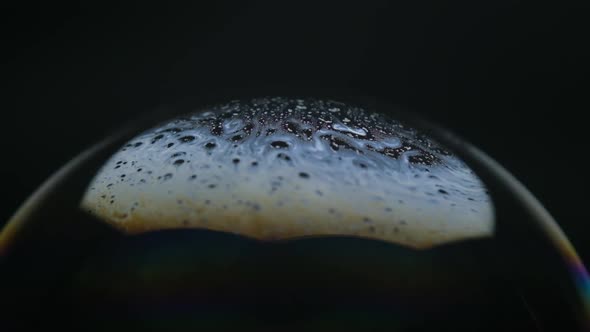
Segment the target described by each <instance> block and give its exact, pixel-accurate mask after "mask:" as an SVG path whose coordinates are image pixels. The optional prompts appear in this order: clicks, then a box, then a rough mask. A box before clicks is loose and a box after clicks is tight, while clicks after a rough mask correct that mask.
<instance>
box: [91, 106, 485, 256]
mask: <svg viewBox="0 0 590 332" xmlns="http://www.w3.org/2000/svg"><path fill="white" fill-rule="evenodd" d="M82 206H83V208H84V209H86V210H89V211H90V212H91V213H93V214H95V215H97V216H98V217H100V218H101V219H103V220H105V221H106V222H107V223H109V224H111V225H112V226H115V227H116V228H118V229H120V230H122V231H124V232H127V233H131V234H132V233H141V232H145V231H153V230H160V229H170V228H205V229H211V230H218V231H225V232H231V233H237V234H241V235H244V236H249V237H253V238H257V239H261V240H274V239H287V238H293V237H304V236H317V235H347V236H361V237H368V238H374V239H380V240H385V241H389V242H393V243H397V244H401V245H405V246H409V247H413V248H428V247H431V246H434V245H437V244H442V243H447V242H450V241H457V240H461V239H468V238H476V237H485V236H490V235H491V234H492V233H493V228H494V220H493V208H492V205H491V202H490V199H489V197H488V194H487V192H486V190H485V188H484V187H483V184H482V183H481V182H480V180H479V179H478V178H477V177H476V176H475V175H474V174H473V172H472V171H471V170H470V169H469V168H467V166H466V165H465V164H464V163H463V162H462V161H460V160H459V159H458V158H457V157H455V156H454V155H453V154H451V153H449V152H448V151H445V150H444V148H442V147H441V146H439V145H438V144H437V143H436V142H434V141H432V140H431V139H429V138H427V137H424V135H421V134H420V133H418V132H417V131H415V130H413V129H411V128H408V127H406V126H404V125H403V124H402V123H400V122H398V121H395V120H393V119H390V118H388V117H386V116H384V115H381V114H377V113H374V112H370V111H367V110H364V109H360V108H356V107H353V106H350V105H345V104H342V103H338V102H334V101H323V100H316V99H305V100H302V99H285V98H260V99H253V100H245V101H232V102H230V103H227V104H224V105H219V106H215V107H212V108H210V109H207V110H203V111H199V112H195V113H193V114H189V115H186V116H184V117H182V118H177V119H173V120H171V121H168V122H166V123H163V124H161V125H159V126H157V127H156V128H152V129H150V130H148V131H146V132H144V133H142V134H140V135H139V136H137V137H136V138H135V139H133V140H131V141H130V142H129V143H128V144H127V145H125V146H124V147H123V148H121V149H120V150H119V151H118V152H117V153H115V154H114V155H113V156H112V158H111V159H110V160H109V161H108V162H107V163H106V164H105V165H104V167H103V168H102V169H101V170H100V171H99V173H98V174H97V175H96V177H95V178H94V180H93V181H92V183H91V185H90V187H89V189H88V190H87V192H86V195H85V196H84V198H83V201H82Z"/></svg>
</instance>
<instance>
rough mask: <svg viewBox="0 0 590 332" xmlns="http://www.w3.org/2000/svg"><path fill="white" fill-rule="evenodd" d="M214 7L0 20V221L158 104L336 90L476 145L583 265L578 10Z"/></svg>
mask: <svg viewBox="0 0 590 332" xmlns="http://www.w3.org/2000/svg"><path fill="white" fill-rule="evenodd" d="M215 3H216V5H211V4H193V5H191V6H185V7H182V8H180V7H178V8H175V7H172V6H163V5H162V4H159V5H156V4H145V3H141V4H138V5H137V6H132V5H125V6H121V5H105V4H103V3H102V2H92V3H87V4H85V5H80V4H67V5H66V4H60V5H56V4H50V5H44V6H41V7H40V6H37V5H34V4H21V5H18V6H17V7H15V6H12V7H10V6H9V7H5V8H4V9H3V10H2V16H3V17H2V21H3V22H4V23H3V24H4V26H3V28H2V34H3V36H2V43H3V49H4V51H3V53H4V54H5V55H8V60H5V61H4V62H3V67H4V69H3V74H2V77H3V79H4V81H5V84H4V86H5V88H3V92H4V94H5V97H4V103H3V107H2V116H1V119H2V123H3V126H2V127H3V130H2V131H1V132H0V149H1V154H2V156H3V157H2V160H3V162H2V164H1V166H0V167H1V168H0V171H1V174H2V178H3V182H2V185H1V186H0V190H1V192H0V194H1V197H2V203H1V204H0V220H1V221H2V222H4V221H5V220H6V219H7V218H8V217H9V216H10V215H11V214H12V213H13V212H14V210H15V209H16V208H17V207H18V205H19V204H20V203H21V202H22V201H23V200H24V199H25V198H26V197H27V196H28V195H29V194H30V193H31V192H32V191H33V190H34V189H35V188H36V187H37V186H39V185H40V184H41V182H42V181H43V180H45V179H46V178H47V177H48V176H49V175H50V174H52V173H53V172H54V171H55V170H57V169H58V168H59V167H60V166H61V165H62V164H64V163H65V162H66V161H68V160H69V159H70V158H72V157H73V156H75V155H76V154H77V153H79V152H80V151H81V150H83V149H84V148H86V147H88V146H89V145H90V144H92V143H94V142H96V141H97V140H99V139H101V138H102V137H104V136H105V135H107V134H108V133H109V132H110V130H112V129H114V128H116V127H117V126H118V125H120V124H122V123H124V122H125V121H128V120H131V119H133V118H134V117H137V116H140V115H141V113H142V112H145V111H149V110H151V109H153V108H155V107H157V106H158V105H161V104H162V103H168V102H173V101H174V100H175V99H178V98H182V97H185V96H193V97H197V98H198V97H203V98H208V97H210V96H220V95H225V94H227V95H228V96H236V95H248V94H254V95H270V94H275V93H284V92H288V91H297V92H298V93H306V92H309V93H316V92H317V91H326V92H327V93H332V92H336V93H342V92H344V93H347V94H352V95H364V96H370V97H375V98H379V99H382V100H386V101H390V102H392V103H395V104H399V105H401V106H403V107H407V108H409V109H410V110H413V111H415V112H417V113H420V114H422V115H425V116H427V117H429V118H431V119H433V120H435V121H436V122H439V123H441V124H443V125H444V126H446V127H448V128H450V129H451V130H452V131H454V132H456V133H458V134H459V135H461V136H463V137H465V138H467V139H468V140H469V141H471V142H472V143H475V145H477V146H479V147H480V148H482V149H483V150H484V151H486V152H488V153H489V154H490V155H491V156H492V157H494V158H495V159H497V160H498V161H499V162H500V163H501V164H503V165H504V166H505V167H506V168H508V169H509V170H510V171H511V172H512V173H513V174H515V175H516V176H517V177H518V178H519V179H520V180H521V181H522V182H523V183H524V184H525V185H526V186H527V187H528V188H529V189H531V191H532V192H533V193H534V194H535V195H536V196H537V197H538V198H539V199H540V200H541V202H542V203H543V204H545V206H546V207H547V208H548V210H549V211H550V212H551V213H552V214H553V215H554V216H555V217H556V218H557V220H558V221H559V223H560V224H561V226H562V227H563V228H564V230H565V232H566V233H567V234H568V236H569V237H570V239H571V240H572V241H573V242H574V244H575V245H576V246H577V247H578V249H579V251H580V252H581V254H582V256H583V257H584V258H585V260H586V262H590V226H588V225H587V223H588V221H589V218H588V217H589V215H590V214H589V212H588V211H589V209H588V206H587V205H588V204H587V198H588V193H587V189H586V186H587V184H588V164H587V163H586V158H585V155H586V153H587V146H586V143H587V142H588V139H587V134H586V131H587V125H586V121H587V120H585V117H584V113H585V112H586V111H588V110H589V109H590V108H589V106H590V102H589V101H588V93H587V91H588V90H587V86H588V85H587V79H588V72H589V68H590V66H589V65H588V61H589V59H590V57H589V56H590V54H589V52H588V51H587V50H586V47H585V46H586V45H585V44H586V43H587V42H588V35H587V32H588V27H589V23H588V11H587V10H586V8H583V7H582V5H583V4H584V2H580V4H573V3H568V2H563V1H562V2H557V1H556V2H553V4H549V3H547V4H546V3H545V2H532V3H530V4H524V3H522V2H518V1H494V2H489V3H487V4H484V2H481V1H465V2H462V3H457V2H454V3H452V4H449V3H447V2H445V1H430V2H425V1H404V2H402V1H399V2H386V1H364V2H358V3H356V4H349V3H346V2H332V3H328V2H322V3H303V2H296V3H295V2H294V3H286V2H281V1H261V2H251V3H242V2H240V3H236V4H230V3H224V2H215Z"/></svg>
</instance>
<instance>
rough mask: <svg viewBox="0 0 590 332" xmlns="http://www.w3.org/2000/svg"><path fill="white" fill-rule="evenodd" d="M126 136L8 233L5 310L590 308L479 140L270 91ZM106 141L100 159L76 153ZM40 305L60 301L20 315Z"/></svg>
mask: <svg viewBox="0 0 590 332" xmlns="http://www.w3.org/2000/svg"><path fill="white" fill-rule="evenodd" d="M433 128H434V129H433ZM129 138H130V139H129V140H128V141H127V142H126V143H123V144H122V146H120V147H119V148H118V150H115V151H111V150H108V149H105V150H100V148H95V150H91V151H90V152H88V153H86V155H82V157H80V158H82V159H81V160H80V161H77V162H74V164H73V165H74V166H70V167H69V168H68V167H66V168H64V170H63V171H62V173H61V174H58V175H56V176H54V178H53V181H52V182H48V183H47V184H46V185H45V187H44V188H42V190H40V192H41V194H39V193H38V194H36V195H35V196H33V198H32V199H31V200H30V201H29V202H28V203H27V204H26V205H25V206H23V208H21V210H19V211H18V212H17V214H16V215H15V217H14V218H13V219H12V220H11V221H10V223H9V224H8V225H7V226H6V227H5V229H4V230H3V231H2V233H1V234H0V253H1V254H2V266H3V267H5V269H4V271H5V273H3V274H4V276H3V280H2V284H3V285H4V286H6V288H7V291H6V294H8V296H7V297H6V298H7V299H10V301H11V302H10V310H8V311H7V312H10V313H14V314H11V319H10V320H8V322H9V323H11V322H15V325H19V326H28V327H39V326H43V327H45V328H46V327H47V326H53V327H57V328H60V329H62V330H63V329H65V330H88V331H106V330H145V331H192V330H198V329H204V330H208V331H216V330H223V331H230V330H231V331H233V330H240V331H241V330H256V331H266V330H268V331H271V330H272V331H277V330H278V331H291V330H293V331H295V330H298V331H299V330H314V331H315V330H318V331H319V330H322V331H324V330H335V329H346V330H358V331H426V330H428V331H430V330H435V329H437V330H454V331H473V330H478V331H497V330H505V329H507V328H508V329H511V330H519V331H553V330H556V331H565V330H572V331H573V330H575V329H576V328H577V329H578V330H580V329H583V328H584V324H585V323H586V322H587V321H586V319H587V314H588V307H584V305H585V304H587V303H588V302H587V301H588V297H589V293H588V289H590V288H589V287H588V277H587V274H586V270H585V269H584V266H583V265H582V263H581V262H580V261H579V259H578V258H577V255H576V253H575V250H573V248H572V247H571V246H570V245H569V242H568V241H567V239H566V238H565V236H564V235H563V233H561V231H560V230H559V228H558V227H557V225H556V224H555V223H554V222H553V221H552V219H551V218H550V217H549V216H548V215H546V214H545V212H544V210H543V209H542V207H540V206H537V205H535V204H537V203H536V201H534V199H533V198H532V197H530V194H528V192H526V190H524V189H523V188H521V187H519V185H518V183H517V182H515V181H514V180H512V179H511V178H510V175H509V174H507V173H506V174H504V173H502V172H504V171H503V170H502V169H501V168H498V166H497V165H496V164H495V163H494V162H493V161H491V160H488V159H486V158H487V157H486V156H485V155H483V154H481V153H480V152H479V151H478V150H475V149H474V148H472V147H471V146H469V145H467V144H465V143H463V142H461V141H459V140H457V139H455V138H454V137H452V136H450V135H448V134H446V132H444V131H442V130H440V129H438V128H435V127H431V126H430V125H427V124H424V123H422V122H420V121H412V119H411V118H407V117H405V116H403V114H402V113H400V114H399V116H396V113H392V112H389V111H387V112H384V111H379V110H378V109H371V108H369V107H363V106H358V105H356V104H352V103H343V102H338V101H333V100H323V99H315V98H305V99H297V98H282V97H281V98H279V97H275V98H256V99H249V100H235V101H231V102H227V103H222V104H217V105H213V106H207V107H204V108H201V109H199V110H197V111H192V112H188V113H186V114H182V115H180V116H176V117H172V118H171V119H168V120H165V121H163V122H160V123H159V124H157V125H155V126H151V127H150V128H149V129H147V130H146V129H145V127H143V128H141V131H139V132H135V133H134V134H133V135H132V136H129ZM101 151H102V152H101ZM113 152H114V153H113ZM88 156H90V157H88ZM93 157H94V158H95V159H96V160H97V162H99V163H98V165H97V166H96V167H94V166H88V167H87V168H83V167H82V170H80V167H81V166H80V165H84V163H85V161H84V158H93ZM86 163H87V164H90V163H88V162H86ZM95 163H96V162H95ZM75 165H78V166H75ZM76 167H78V168H76ZM497 174H500V175H499V176H498V175H497ZM44 190H45V192H47V193H51V194H45V196H43V195H42V194H43V192H44ZM32 315H34V316H36V317H47V318H46V319H45V318H44V319H38V320H32V321H28V320H26V319H24V318H23V317H31V316H32Z"/></svg>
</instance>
